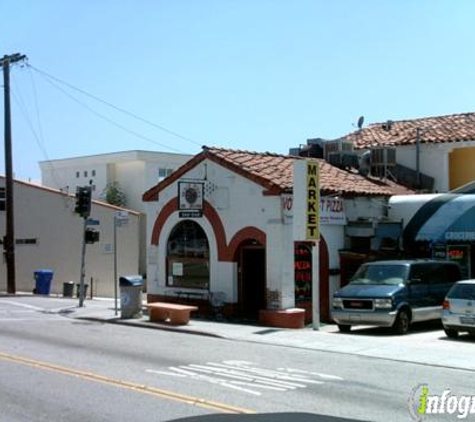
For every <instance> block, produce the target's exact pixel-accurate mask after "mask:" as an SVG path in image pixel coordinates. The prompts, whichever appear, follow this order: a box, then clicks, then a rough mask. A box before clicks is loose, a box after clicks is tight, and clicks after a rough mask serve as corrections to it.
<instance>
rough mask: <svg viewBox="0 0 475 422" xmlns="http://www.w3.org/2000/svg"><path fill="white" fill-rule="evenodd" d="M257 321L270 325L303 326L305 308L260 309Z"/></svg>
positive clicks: (283, 326) (281, 326) (284, 326)
mask: <svg viewBox="0 0 475 422" xmlns="http://www.w3.org/2000/svg"><path fill="white" fill-rule="evenodd" d="M259 322H260V323H261V324H263V325H268V326H271V327H279V328H303V327H304V324H305V309H301V308H290V309H280V310H260V311H259Z"/></svg>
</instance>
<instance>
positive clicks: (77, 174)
mask: <svg viewBox="0 0 475 422" xmlns="http://www.w3.org/2000/svg"><path fill="white" fill-rule="evenodd" d="M79 175H80V173H79V172H78V171H77V172H76V179H79Z"/></svg>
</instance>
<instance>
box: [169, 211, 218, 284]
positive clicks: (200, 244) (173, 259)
mask: <svg viewBox="0 0 475 422" xmlns="http://www.w3.org/2000/svg"><path fill="white" fill-rule="evenodd" d="M166 261H167V263H166V264H167V283H166V284H167V286H170V287H181V288H195V289H208V288H209V243H208V238H207V237H206V233H205V232H204V230H203V228H202V227H201V226H200V225H199V224H198V223H196V222H195V221H192V220H183V221H180V222H179V223H178V224H177V225H176V226H175V227H174V228H173V229H172V231H171V233H170V236H169V237H168V241H167V257H166Z"/></svg>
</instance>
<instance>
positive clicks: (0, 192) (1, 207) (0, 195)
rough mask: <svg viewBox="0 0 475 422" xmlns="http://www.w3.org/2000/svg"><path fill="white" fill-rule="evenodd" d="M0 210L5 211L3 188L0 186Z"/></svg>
mask: <svg viewBox="0 0 475 422" xmlns="http://www.w3.org/2000/svg"><path fill="white" fill-rule="evenodd" d="M0 211H5V188H0Z"/></svg>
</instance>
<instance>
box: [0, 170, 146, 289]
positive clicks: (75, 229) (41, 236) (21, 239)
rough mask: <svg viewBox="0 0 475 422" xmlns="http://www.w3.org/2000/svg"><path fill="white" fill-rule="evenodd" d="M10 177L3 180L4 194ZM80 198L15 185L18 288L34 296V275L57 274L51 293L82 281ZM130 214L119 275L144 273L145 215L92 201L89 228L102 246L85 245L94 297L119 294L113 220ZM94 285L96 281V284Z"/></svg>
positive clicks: (2, 283)
mask: <svg viewBox="0 0 475 422" xmlns="http://www.w3.org/2000/svg"><path fill="white" fill-rule="evenodd" d="M4 186H5V179H4V178H3V177H2V178H0V191H3V190H4ZM74 208H75V198H74V196H70V195H67V194H65V193H63V192H60V191H57V190H55V189H51V188H45V187H43V186H37V185H33V184H29V183H25V182H21V181H15V182H14V223H15V225H14V232H15V243H16V245H15V260H16V265H15V268H16V283H15V284H16V290H17V291H18V292H22V291H23V292H32V291H33V289H34V287H35V280H34V272H35V271H37V270H40V269H49V270H52V271H53V273H54V274H53V279H52V283H51V293H58V294H60V293H62V291H63V283H65V282H69V281H73V282H75V283H78V282H79V279H80V266H81V248H82V236H83V223H84V220H83V219H82V218H81V217H79V216H78V215H77V214H75V213H74ZM4 210H5V202H4V196H3V203H2V201H1V200H0V233H3V234H5V225H6V221H5V218H6V217H5V211H4ZM118 211H121V212H126V213H127V215H128V222H127V224H126V225H123V226H121V227H117V257H118V260H117V261H118V267H117V274H118V276H120V275H129V274H137V273H138V271H139V267H138V264H139V252H138V246H139V228H140V221H139V220H140V215H139V213H138V212H135V211H127V210H124V209H123V208H118V207H114V206H111V205H109V204H105V203H101V202H98V201H93V202H92V206H91V215H90V218H91V223H92V224H94V225H91V226H90V227H91V228H93V229H95V230H97V231H99V236H100V239H99V242H96V243H94V244H88V245H86V277H85V282H86V284H88V285H90V286H91V287H90V289H89V293H88V294H90V293H91V290H92V294H93V295H94V296H102V297H113V295H114V217H115V216H116V214H117V212H118ZM91 281H92V283H91ZM6 290H7V280H6V264H5V261H4V260H2V264H1V269H0V291H6Z"/></svg>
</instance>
